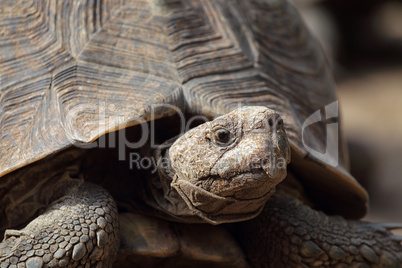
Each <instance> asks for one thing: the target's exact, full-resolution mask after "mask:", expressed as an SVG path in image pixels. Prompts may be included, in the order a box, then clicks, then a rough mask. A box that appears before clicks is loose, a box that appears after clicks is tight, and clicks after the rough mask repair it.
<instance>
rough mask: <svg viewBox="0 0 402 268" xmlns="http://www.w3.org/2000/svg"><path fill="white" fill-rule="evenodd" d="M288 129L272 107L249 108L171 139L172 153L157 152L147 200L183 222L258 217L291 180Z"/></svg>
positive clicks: (208, 221)
mask: <svg viewBox="0 0 402 268" xmlns="http://www.w3.org/2000/svg"><path fill="white" fill-rule="evenodd" d="M282 125H283V123H282V119H281V118H280V116H279V115H277V114H276V113H275V112H274V111H272V110H270V109H267V108H265V107H258V106H253V107H243V108H241V109H238V110H235V111H233V112H231V113H229V114H227V115H224V116H221V117H218V118H217V119H215V120H213V121H211V122H207V123H204V124H202V125H200V126H198V127H196V128H194V129H191V130H190V131H188V132H187V133H185V134H184V135H182V136H181V137H179V138H177V139H176V140H175V141H174V142H173V141H168V142H167V143H170V144H172V145H171V146H170V147H169V148H168V149H165V150H164V149H162V148H161V149H157V150H156V152H155V158H156V159H157V160H158V174H157V175H156V176H153V178H152V179H150V180H148V185H147V187H148V193H149V195H150V196H147V197H146V198H145V201H146V202H147V203H148V205H150V206H152V207H153V208H155V209H157V210H159V211H161V212H163V213H164V214H166V215H167V216H168V218H169V219H170V220H175V221H180V222H192V223H210V224H221V223H228V222H237V221H244V220H248V219H251V218H254V217H255V216H257V215H258V214H259V213H260V212H261V210H262V209H263V207H264V205H265V203H266V201H267V200H268V198H269V197H270V196H271V195H272V194H273V193H274V191H275V186H276V185H277V184H278V183H279V182H281V181H282V180H283V179H284V178H285V177H286V165H287V164H288V163H289V161H290V149H289V144H288V141H287V138H286V134H285V131H284V128H283V126H282ZM165 146H166V145H165ZM165 148H166V147H165Z"/></svg>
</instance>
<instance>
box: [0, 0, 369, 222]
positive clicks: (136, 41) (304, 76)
mask: <svg viewBox="0 0 402 268" xmlns="http://www.w3.org/2000/svg"><path fill="white" fill-rule="evenodd" d="M0 10H1V12H0V87H1V91H0V137H1V140H0V176H4V177H3V180H4V179H7V176H5V175H6V174H7V173H10V172H12V171H14V170H16V169H18V168H21V167H23V166H26V165H28V164H31V163H33V162H35V161H38V160H40V159H42V158H45V157H47V156H49V155H51V154H53V153H55V152H58V151H62V150H64V149H66V148H67V147H70V146H72V145H74V144H75V143H77V142H85V143H87V142H92V141H94V140H96V139H97V138H98V137H99V136H100V135H102V134H104V133H107V132H110V131H114V130H116V129H120V128H124V127H127V126H132V125H135V124H138V122H142V121H144V120H146V121H148V120H153V119H156V118H161V117H164V116H167V115H171V114H172V112H173V108H172V107H173V106H175V107H178V108H179V109H181V110H183V111H185V112H186V113H191V114H201V115H205V116H208V117H211V118H213V117H216V116H218V115H221V114H224V113H227V112H229V111H231V110H232V109H234V108H237V107H238V105H264V106H267V107H269V108H272V109H275V110H276V111H278V112H279V113H280V114H281V115H282V116H283V118H284V120H285V126H286V131H287V133H288V136H289V140H290V142H291V145H292V164H291V167H290V168H291V169H292V170H294V172H295V173H296V174H298V177H299V178H300V180H302V182H303V184H304V185H306V188H307V191H308V193H309V194H310V195H311V196H313V199H314V200H315V201H316V203H318V204H322V205H321V207H323V209H324V210H326V211H327V212H329V213H340V214H343V215H345V216H348V217H353V218H358V217H361V216H362V215H363V214H364V213H365V211H366V203H367V194H366V192H365V191H364V189H363V188H362V187H361V186H360V185H359V184H358V183H357V182H356V181H355V180H354V178H353V177H351V175H349V173H348V171H347V167H345V165H346V164H345V162H346V161H344V160H345V157H344V153H343V152H344V150H343V149H342V140H341V138H340V135H339V131H338V128H337V127H329V125H333V126H338V124H337V123H334V122H332V124H329V123H327V124H325V123H324V121H323V120H321V121H320V120H316V119H314V118H316V117H317V116H318V118H321V113H320V112H319V111H320V109H321V111H322V112H323V111H326V112H327V113H329V112H330V113H331V114H332V113H333V111H332V112H331V111H330V110H331V109H332V108H333V107H335V108H336V102H335V101H336V95H335V89H334V83H333V81H332V78H331V70H330V68H329V66H328V63H327V61H326V58H325V56H324V55H323V53H322V51H321V48H320V47H319V45H318V44H317V42H316V40H315V39H314V38H313V37H312V36H311V34H310V33H309V32H308V31H307V30H306V28H305V26H304V24H303V22H302V20H301V19H300V17H299V15H298V13H297V12H296V10H295V9H294V8H293V7H292V6H291V5H290V4H289V3H288V2H287V1H285V0H265V1H264V0H249V1H245V0H230V1H228V0H192V1H185V0H155V1H152V0H142V1H138V0H125V1H122V0H77V1H69V0H65V1H53V0H44V1H39V0H38V1H26V0H18V1H16V0H3V1H1V2H0ZM154 105H161V106H160V107H159V109H157V110H156V111H157V112H156V113H154V114H151V110H152V108H153V107H154ZM327 105H329V106H327ZM105 107H106V108H105ZM324 107H326V108H325V109H324ZM328 107H330V108H331V107H332V108H331V109H328ZM332 110H333V109H332ZM317 111H318V112H317ZM335 111H337V110H335ZM311 115H314V116H315V117H310V116H311ZM312 118H313V119H314V120H312ZM307 119H309V120H310V121H311V120H312V122H315V121H319V122H316V123H314V124H311V125H310V126H309V127H307V128H305V125H306V122H310V121H309V120H307ZM306 120H307V121H306ZM110 122H114V123H113V124H112V123H110ZM304 129H306V131H303V130H304ZM326 137H330V139H328V140H329V141H338V140H339V144H340V145H338V143H337V142H327V139H326ZM304 144H307V145H308V146H310V147H306V146H305V145H304ZM331 146H332V147H331ZM306 148H310V149H309V150H307V149H306ZM311 148H315V150H316V151H317V152H321V155H324V152H336V153H335V155H333V156H334V157H335V158H336V154H337V153H338V151H340V153H339V157H338V158H339V164H337V165H336V163H335V165H329V164H327V163H328V161H325V159H321V158H320V157H319V155H320V153H318V154H312V153H311V151H312V150H311ZM338 148H339V150H338ZM331 149H335V150H331ZM309 152H310V153H309ZM335 158H334V159H335ZM0 181H1V180H0Z"/></svg>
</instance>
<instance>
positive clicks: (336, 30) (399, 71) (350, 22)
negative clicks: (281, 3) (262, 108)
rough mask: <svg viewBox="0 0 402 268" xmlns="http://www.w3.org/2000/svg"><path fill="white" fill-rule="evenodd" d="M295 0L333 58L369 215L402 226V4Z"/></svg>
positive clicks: (378, 0)
mask: <svg viewBox="0 0 402 268" xmlns="http://www.w3.org/2000/svg"><path fill="white" fill-rule="evenodd" d="M292 2H293V3H294V4H295V5H296V6H297V8H298V9H299V11H300V13H301V15H302V17H303V18H304V20H305V22H306V23H307V24H308V26H309V27H310V29H311V30H312V31H313V33H314V34H315V36H316V37H317V38H318V39H319V40H320V42H321V43H322V45H323V47H324V50H325V51H326V53H327V55H328V58H329V60H330V62H331V63H332V66H333V70H334V75H335V79H336V83H337V87H338V96H339V99H340V113H341V117H342V119H341V120H342V123H341V125H342V128H343V133H344V134H345V136H346V138H347V141H348V147H349V153H350V162H351V172H352V174H353V175H354V176H355V177H356V178H357V179H358V180H359V182H360V183H361V184H362V185H363V186H364V187H365V188H366V189H367V191H368V192H369V195H370V208H371V209H370V212H369V214H368V215H367V217H366V219H367V220H370V221H385V222H399V223H402V1H395V0H394V1H388V0H293V1H292ZM397 233H398V234H402V230H400V231H397Z"/></svg>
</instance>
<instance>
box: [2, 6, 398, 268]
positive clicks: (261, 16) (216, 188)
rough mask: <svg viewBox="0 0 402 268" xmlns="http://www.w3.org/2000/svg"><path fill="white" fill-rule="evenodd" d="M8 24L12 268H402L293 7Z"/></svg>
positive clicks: (98, 14)
mask: <svg viewBox="0 0 402 268" xmlns="http://www.w3.org/2000/svg"><path fill="white" fill-rule="evenodd" d="M1 10H2V12H1V15H0V16H1V19H0V23H1V29H2V30H1V39H0V40H1V43H0V46H1V49H0V53H1V61H0V68H1V95H0V105H1V106H0V109H1V113H0V122H1V150H0V152H1V160H0V171H1V179H0V193H1V194H0V204H1V207H2V209H1V210H0V227H1V228H0V229H1V233H2V234H3V233H4V237H3V241H2V242H1V243H0V262H1V265H0V267H92V266H93V267H111V266H113V265H114V266H115V267H124V266H127V267H132V266H133V265H137V266H138V267H150V266H158V267H169V266H174V267H177V266H189V265H193V266H205V265H210V266H212V267H214V266H215V267H306V266H307V267H308V266H336V265H337V267H344V266H349V265H351V266H353V265H355V266H356V267H357V266H359V265H361V266H359V267H365V266H367V265H371V266H376V267H381V266H384V267H399V266H400V265H401V263H402V253H401V252H402V246H401V244H400V239H399V238H398V237H397V236H394V235H392V233H391V230H393V229H394V228H397V227H400V226H398V224H396V225H395V226H392V225H386V224H373V223H368V222H362V221H357V219H359V218H361V217H362V216H363V215H364V214H365V213H366V210H367V203H368V197H367V194H366V192H365V190H364V189H363V188H362V187H361V186H360V185H359V183H358V182H357V181H356V180H355V179H354V178H353V177H352V176H351V175H350V174H349V172H348V169H347V168H348V166H347V154H346V150H345V148H344V146H343V140H342V135H341V133H340V131H339V128H338V127H337V126H338V122H336V121H334V120H333V119H334V117H336V115H337V99H336V94H335V87H334V82H333V80H332V77H331V70H330V67H329V65H328V63H327V60H326V58H325V55H324V54H323V53H322V51H321V49H320V46H319V45H318V44H317V42H316V40H315V39H314V37H313V36H312V35H311V34H310V33H309V31H308V30H307V29H306V27H305V26H304V24H303V22H302V20H301V19H300V17H299V15H298V13H297V11H296V10H295V9H294V8H293V7H292V6H291V4H290V3H288V2H287V1H284V0H265V1H264V0H249V1H244V0H237V1H235V0H233V1H223V0H220V1H212V0H199V1H181V0H174V1H173V0H159V1H151V0H149V1H136V0H127V1H107V0H105V1H50V0H49V1H2V2H1ZM320 111H321V112H320ZM321 113H323V114H325V116H321ZM323 117H324V118H323ZM326 137H327V138H326ZM328 152H329V153H328ZM275 189H276V191H275ZM119 248H120V250H119Z"/></svg>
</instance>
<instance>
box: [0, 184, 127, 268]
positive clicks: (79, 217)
mask: <svg viewBox="0 0 402 268" xmlns="http://www.w3.org/2000/svg"><path fill="white" fill-rule="evenodd" d="M55 188H56V189H54V192H53V193H49V196H51V195H53V196H54V197H53V199H56V200H55V201H54V202H53V203H52V204H50V205H49V207H48V208H47V210H46V211H45V212H44V213H43V214H42V215H40V216H38V217H37V218H35V219H34V220H33V221H31V222H30V223H29V224H28V225H27V226H26V227H25V228H24V229H22V230H18V231H17V230H7V231H6V232H5V237H4V240H3V241H2V243H0V263H1V265H0V267H2V268H3V267H77V266H79V267H84V266H85V267H111V266H112V262H113V259H114V256H115V254H116V252H117V250H118V246H119V229H118V218H117V209H116V205H115V202H114V201H113V199H112V197H111V196H110V195H109V194H108V193H107V192H106V191H105V190H104V189H103V188H101V187H100V186H98V185H95V184H91V183H88V182H84V181H83V180H77V179H69V180H66V181H62V182H61V183H59V184H57V186H56V187H55Z"/></svg>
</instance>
